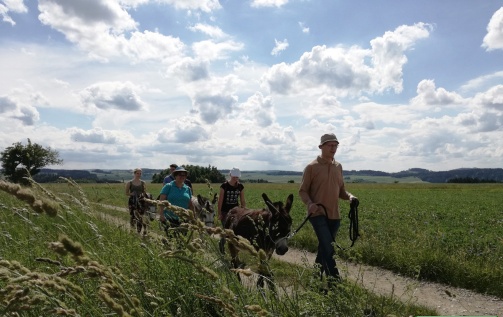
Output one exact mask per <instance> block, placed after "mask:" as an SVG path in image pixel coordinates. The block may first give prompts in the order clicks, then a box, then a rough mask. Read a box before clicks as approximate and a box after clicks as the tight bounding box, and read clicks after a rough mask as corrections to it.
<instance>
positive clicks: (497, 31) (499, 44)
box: [482, 7, 503, 51]
mask: <svg viewBox="0 0 503 317" xmlns="http://www.w3.org/2000/svg"><path fill="white" fill-rule="evenodd" d="M482 47H484V48H485V49H486V50H488V51H492V50H496V49H503V7H501V8H500V9H499V10H498V11H496V12H495V13H494V14H493V16H492V17H491V20H490V21H489V24H488V25H487V34H486V36H484V40H483V42H482Z"/></svg>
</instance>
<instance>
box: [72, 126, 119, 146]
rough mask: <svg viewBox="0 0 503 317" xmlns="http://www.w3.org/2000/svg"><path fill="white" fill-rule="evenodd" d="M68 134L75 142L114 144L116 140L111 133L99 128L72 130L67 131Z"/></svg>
mask: <svg viewBox="0 0 503 317" xmlns="http://www.w3.org/2000/svg"><path fill="white" fill-rule="evenodd" d="M68 133H69V134H70V138H71V139H72V140H73V141H76V142H89V143H103V144H115V143H117V140H118V138H117V137H116V136H115V135H114V133H113V132H112V131H107V130H102V129H100V128H95V129H92V130H82V129H78V128H72V129H69V130H68Z"/></svg>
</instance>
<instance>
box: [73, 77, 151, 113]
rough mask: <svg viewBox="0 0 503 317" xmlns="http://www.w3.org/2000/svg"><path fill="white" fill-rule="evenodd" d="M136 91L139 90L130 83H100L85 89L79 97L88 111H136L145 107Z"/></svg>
mask: <svg viewBox="0 0 503 317" xmlns="http://www.w3.org/2000/svg"><path fill="white" fill-rule="evenodd" d="M137 90H140V88H139V87H137V86H135V85H134V84H132V83H130V82H124V83H123V82H102V83H97V84H94V85H91V86H89V87H87V88H86V89H84V90H83V91H82V92H80V96H81V99H82V103H83V104H84V105H85V106H86V107H88V108H90V109H100V110H111V109H119V110H123V111H137V110H141V109H143V108H145V107H146V105H145V103H144V102H143V101H142V100H141V99H140V98H139V96H138V94H137V92H136V91H137Z"/></svg>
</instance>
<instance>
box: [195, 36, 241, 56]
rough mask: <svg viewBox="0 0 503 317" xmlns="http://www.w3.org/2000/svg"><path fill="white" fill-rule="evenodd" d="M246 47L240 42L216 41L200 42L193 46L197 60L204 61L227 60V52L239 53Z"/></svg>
mask: <svg viewBox="0 0 503 317" xmlns="http://www.w3.org/2000/svg"><path fill="white" fill-rule="evenodd" d="M243 47H244V45H243V44H242V43H240V42H235V41H233V40H227V41H222V42H215V41H214V40H206V41H200V42H196V43H194V44H192V50H193V51H194V55H195V56H196V57H197V58H201V59H204V60H222V59H227V58H228V55H227V52H237V51H240V50H242V49H243Z"/></svg>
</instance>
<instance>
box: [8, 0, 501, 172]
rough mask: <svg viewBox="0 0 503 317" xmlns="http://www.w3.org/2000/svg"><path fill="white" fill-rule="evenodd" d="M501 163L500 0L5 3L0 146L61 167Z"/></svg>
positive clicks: (394, 167) (388, 168) (394, 168)
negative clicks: (51, 158)
mask: <svg viewBox="0 0 503 317" xmlns="http://www.w3.org/2000/svg"><path fill="white" fill-rule="evenodd" d="M325 133H334V134H336V136H337V138H338V140H339V142H340V146H339V148H338V150H337V153H336V156H335V159H336V160H337V161H339V162H340V163H341V164H342V166H343V168H344V170H379V171H385V172H399V171H403V170H407V169H410V168H424V169H428V170H432V171H442V170H450V169H455V168H502V167H503V2H502V1H501V0H497V1H496V0H484V1H468V0H442V1H438V0H422V1H412V0H382V1H370V0H365V1H364V0H318V1H316V0H239V1H236V0H220V1H219V0H155V1H154V0H72V1H65V0H38V1H37V0H30V1H28V0H0V151H3V150H4V149H5V148H7V147H8V146H11V145H13V144H14V143H17V142H21V143H23V144H27V139H30V140H31V142H32V143H37V144H40V145H42V146H44V147H50V148H51V149H53V150H56V151H58V153H59V157H60V158H61V159H63V162H64V163H63V164H62V165H56V166H48V167H50V168H61V169H131V170H132V169H134V168H136V167H141V168H154V169H166V168H168V166H169V164H171V163H177V164H178V165H187V164H190V165H199V166H205V167H207V166H214V167H217V168H219V169H230V168H232V167H237V168H240V169H241V170H249V171H252V170H288V171H302V170H303V169H304V167H305V166H306V165H307V164H308V163H309V162H311V161H312V160H313V159H315V158H316V156H317V155H319V154H320V149H319V148H318V144H319V142H320V137H321V135H323V134H325Z"/></svg>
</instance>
